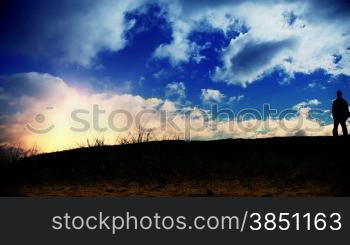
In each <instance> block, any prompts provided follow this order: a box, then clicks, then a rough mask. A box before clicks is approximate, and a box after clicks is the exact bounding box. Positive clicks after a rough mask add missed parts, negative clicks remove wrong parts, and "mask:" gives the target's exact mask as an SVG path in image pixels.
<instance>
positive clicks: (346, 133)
mask: <svg viewBox="0 0 350 245" xmlns="http://www.w3.org/2000/svg"><path fill="white" fill-rule="evenodd" d="M340 125H341V128H342V130H343V135H344V136H348V129H347V127H346V120H343V121H341V122H340Z"/></svg>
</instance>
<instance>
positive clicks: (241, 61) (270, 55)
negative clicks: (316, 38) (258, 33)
mask: <svg viewBox="0 0 350 245" xmlns="http://www.w3.org/2000/svg"><path fill="white" fill-rule="evenodd" d="M295 43H296V40H295V39H286V40H282V41H266V42H258V43H256V42H254V41H250V42H248V43H247V44H246V45H245V46H244V47H243V48H242V49H241V50H240V51H239V52H238V53H237V54H236V55H235V56H234V57H233V58H232V59H231V62H232V64H233V67H232V68H233V70H234V72H237V73H238V74H240V73H242V74H250V73H252V72H255V71H256V70H259V69H260V68H261V67H264V66H266V65H268V64H269V63H270V62H271V61H272V60H273V59H274V58H275V57H276V56H277V55H278V54H279V53H280V52H281V51H283V50H285V49H288V48H292V47H293V46H294V45H295Z"/></svg>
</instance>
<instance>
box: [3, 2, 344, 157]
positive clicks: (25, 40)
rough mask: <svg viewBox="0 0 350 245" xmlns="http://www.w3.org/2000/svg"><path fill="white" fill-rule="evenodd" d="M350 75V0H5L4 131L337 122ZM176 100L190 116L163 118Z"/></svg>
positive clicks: (217, 134) (17, 138)
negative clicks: (339, 95) (336, 106)
mask: <svg viewBox="0 0 350 245" xmlns="http://www.w3.org/2000/svg"><path fill="white" fill-rule="evenodd" d="M349 78H350V2H349V1H340V0H332V1H331V0H318V1H317V0H310V1H305V0H267V1H258V0H247V1H244V0H236V1H234V0H217V1H210V0H202V1H196V0H170V1H165V0H123V1H118V0H100V1H89V0H75V1H69V0H61V1H50V0H38V1H24V0H11V1H10V0H3V1H1V3H0V144H1V145H16V144H17V145H19V144H20V145H21V146H23V147H27V148H28V147H31V146H33V145H36V146H38V147H39V148H40V150H42V151H55V150H63V149H67V148H73V147H76V146H77V145H79V144H81V142H84V141H85V140H86V139H87V138H94V137H103V138H104V139H105V140H106V141H107V142H108V143H113V142H115V141H116V138H118V137H125V136H126V135H129V134H131V133H133V132H134V131H135V130H138V128H139V125H136V124H135V123H136V122H137V118H138V116H139V119H140V118H142V119H140V120H141V121H142V126H143V127H144V128H152V129H153V131H154V133H155V135H156V136H155V137H157V138H158V139H160V138H167V137H168V138H171V137H180V138H181V137H185V138H186V139H201V140H211V139H220V138H260V137H275V136H315V135H321V136H322V135H330V134H331V129H332V125H331V124H332V117H331V113H330V108H331V104H332V100H333V99H334V97H335V93H336V91H337V90H342V91H343V93H344V97H345V98H350V90H349V88H350V79H349ZM214 105H217V106H218V108H219V109H220V110H230V111H232V112H233V114H230V113H231V112H230V113H229V114H227V116H225V115H220V116H219V117H217V118H213V115H214V114H215V113H213V106H214ZM264 105H269V108H272V109H276V110H277V114H276V115H267V116H266V115H263V116H257V114H259V115H261V114H263V112H264V109H263V108H264ZM94 108H95V110H94ZM288 109H291V110H294V112H292V113H290V114H288V116H286V117H282V116H280V114H282V115H284V114H283V113H281V112H283V111H285V110H288ZM81 110H83V111H81ZM98 110H102V111H103V112H101V113H96V111H97V112H98ZM116 110H123V112H124V111H127V112H128V113H130V116H131V117H132V118H133V124H132V126H131V127H129V128H128V127H126V126H127V125H128V122H129V121H128V119H129V118H128V116H127V115H126V114H125V113H121V112H120V111H117V112H116ZM147 110H148V112H147ZM313 110H315V111H316V112H317V113H315V114H314V115H313V114H312V111H313ZM142 111H143V112H142ZM150 111H152V112H150ZM164 111H165V112H166V113H165V114H166V115H171V116H173V121H174V122H175V124H176V125H175V126H177V127H171V126H174V125H172V124H171V123H170V124H169V125H168V124H166V127H165V129H164V128H163V127H160V124H161V118H162V115H163V114H164V113H163V112H164ZM186 111H187V112H188V111H190V112H191V113H192V114H186ZM242 111H243V112H246V113H240V112H242ZM202 112H205V113H207V115H208V118H207V119H205V118H206V117H204V116H203V114H202ZM249 112H250V113H249ZM251 112H253V113H251ZM140 113H141V114H140ZM73 114H75V117H74V115H73ZM117 114H118V115H117ZM223 114H224V113H223ZM316 114H317V115H316ZM111 115H112V116H114V117H112V116H111ZM116 115H117V116H116ZM140 115H141V116H140ZM188 115H190V116H189V117H188ZM286 115H287V114H286ZM188 118H190V122H189V121H188V120H187V119H188ZM79 119H80V120H79ZM204 122H207V123H208V126H206V127H204V126H203V125H204ZM97 124H98V125H97ZM111 124H112V125H111ZM267 124H269V125H267ZM270 124H273V125H275V127H270ZM101 125H102V126H101ZM213 125H214V126H213ZM242 125H245V126H242ZM286 125H289V127H286ZM124 126H125V127H124ZM72 128H73V130H72ZM188 128H190V130H189V131H190V132H189V131H188ZM286 128H288V130H287V129H286ZM47 129H48V130H47ZM101 129H102V130H101ZM122 129H124V130H122ZM316 129H317V130H316ZM44 131H45V132H44ZM46 131H47V132H46ZM43 132H44V133H43Z"/></svg>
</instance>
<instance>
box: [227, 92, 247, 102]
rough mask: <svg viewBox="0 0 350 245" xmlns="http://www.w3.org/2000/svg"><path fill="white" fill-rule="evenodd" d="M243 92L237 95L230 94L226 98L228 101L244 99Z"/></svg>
mask: <svg viewBox="0 0 350 245" xmlns="http://www.w3.org/2000/svg"><path fill="white" fill-rule="evenodd" d="M244 97H245V96H244V94H241V95H238V96H236V95H235V96H231V97H230V98H229V99H228V103H233V102H239V101H241V100H243V99H244Z"/></svg>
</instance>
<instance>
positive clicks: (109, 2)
mask: <svg viewBox="0 0 350 245" xmlns="http://www.w3.org/2000/svg"><path fill="white" fill-rule="evenodd" d="M143 2H144V1H143V0H136V1H131V0H125V1H124V0H123V1H114V0H99V1H87V0H75V1H69V0H61V1H57V2H52V1H46V0H39V1H25V2H23V1H7V0H6V1H5V3H2V6H4V10H3V11H2V12H1V15H0V29H1V32H2V33H1V39H0V47H1V48H4V49H7V50H13V51H14V52H16V53H21V54H26V55H31V56H34V57H38V56H45V57H46V58H50V59H57V60H59V61H61V62H62V63H74V64H78V65H83V66H88V65H90V64H91V63H93V61H94V59H95V57H96V55H97V54H98V53H99V52H101V51H105V50H107V51H118V50H120V49H122V48H124V47H125V45H126V40H125V37H124V32H125V31H127V30H128V29H130V27H131V26H132V24H133V23H132V22H127V21H126V20H125V18H124V15H125V13H127V12H128V11H132V10H133V9H135V8H137V7H138V6H140V5H141V4H142V3H143Z"/></svg>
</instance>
